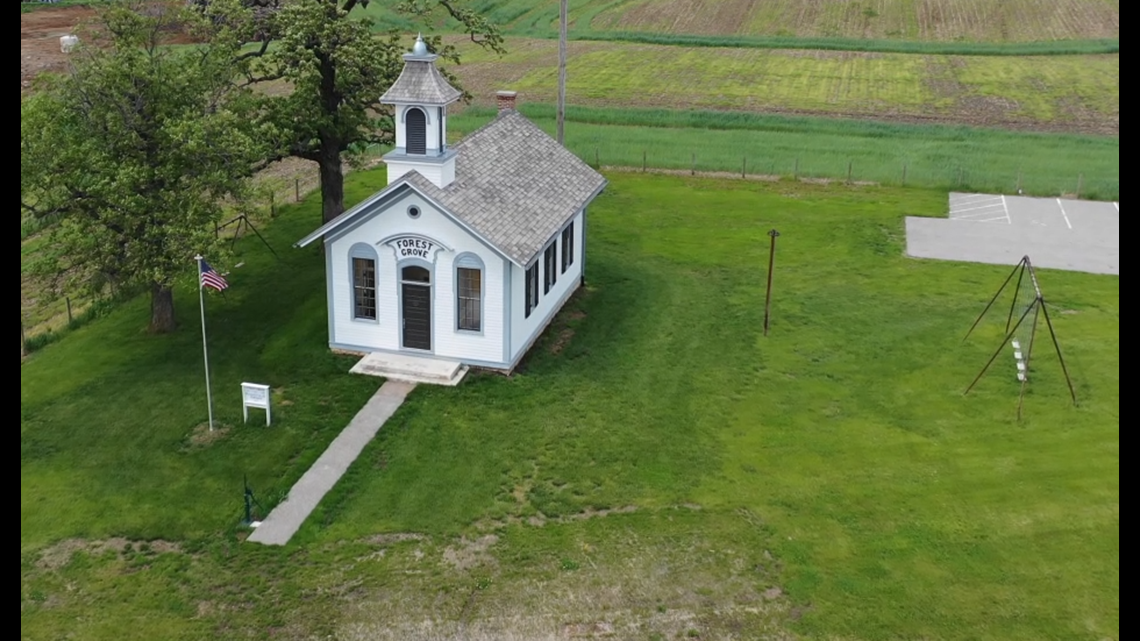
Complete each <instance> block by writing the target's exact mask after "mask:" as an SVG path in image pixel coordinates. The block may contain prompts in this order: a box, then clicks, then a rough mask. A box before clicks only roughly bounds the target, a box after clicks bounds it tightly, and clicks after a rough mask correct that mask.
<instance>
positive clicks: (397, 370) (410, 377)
mask: <svg viewBox="0 0 1140 641" xmlns="http://www.w3.org/2000/svg"><path fill="white" fill-rule="evenodd" d="M468 369H469V368H468V367H467V366H466V365H464V364H462V363H458V362H455V361H446V360H441V359H438V358H421V357H418V356H410V355H408V354H386V353H382V352H372V353H371V354H368V355H367V356H365V357H364V358H362V359H360V361H359V362H358V363H357V364H356V365H353V367H352V369H351V370H349V371H350V372H352V373H353V374H366V375H368V376H380V377H383V378H386V379H388V380H393V381H403V382H407V383H426V384H428V385H447V386H449V387H454V386H455V385H458V384H459V381H461V380H463V377H464V376H465V375H466V374H467V370H468Z"/></svg>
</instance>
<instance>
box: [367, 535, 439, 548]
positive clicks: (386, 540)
mask: <svg viewBox="0 0 1140 641" xmlns="http://www.w3.org/2000/svg"><path fill="white" fill-rule="evenodd" d="M426 538H427V537H426V536H424V535H422V534H417V533H415V532H391V533H389V534H374V535H372V536H370V537H368V538H366V539H364V541H365V542H366V543H371V544H372V545H392V544H394V543H403V542H404V541H423V540H424V539H426Z"/></svg>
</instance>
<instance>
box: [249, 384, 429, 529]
mask: <svg viewBox="0 0 1140 641" xmlns="http://www.w3.org/2000/svg"><path fill="white" fill-rule="evenodd" d="M415 387H416V386H415V384H414V383H403V382H397V381H384V384H383V385H381V386H380V389H379V390H377V391H376V394H374V395H373V396H372V398H370V399H369V400H368V402H367V403H365V405H364V407H363V408H362V409H361V410H360V411H359V412H357V413H356V416H354V417H353V418H352V421H351V422H350V423H349V424H348V427H346V428H344V431H343V432H341V433H340V434H339V435H338V436H337V437H336V439H334V440H333V442H332V443H330V444H329V447H328V449H327V450H325V453H324V454H321V457H320V458H319V459H317V462H316V463H313V466H312V467H311V468H309V471H307V472H305V475H304V476H302V477H301V479H300V480H299V481H297V484H296V485H294V486H293V488H292V489H290V490H289V496H288V497H286V499H285V500H284V501H283V502H281V504H280V505H278V506H277V507H276V508H274V509H273V511H272V512H270V513H269V516H268V517H266V519H265V520H264V521H262V523H261V525H260V526H258V528H257V529H256V530H254V531H253V534H251V535H250V536H249V538H248V539H246V540H247V541H253V542H254V543H264V544H265V545H285V544H286V543H288V542H289V539H291V538H293V535H294V534H295V533H296V532H297V530H298V529H299V528H300V527H301V524H302V523H304V522H305V519H306V518H308V517H309V514H311V513H312V511H313V510H314V509H315V508H316V507H317V504H318V503H320V502H321V499H322V498H324V496H325V494H327V493H328V491H329V490H331V489H332V487H333V486H334V485H336V482H337V481H339V480H340V477H341V476H342V475H343V474H344V472H345V470H347V469H348V466H349V465H352V462H353V461H355V460H356V457H357V456H360V452H361V451H362V450H363V449H364V446H365V445H367V444H368V442H369V441H371V440H372V437H374V436H376V432H378V431H379V430H380V426H381V425H383V424H384V421H387V420H388V419H389V418H390V417H391V416H392V414H394V413H395V412H396V409H397V408H398V407H400V405H402V404H403V403H404V398H406V397H407V395H408V392H411V391H412V390H413V389H415Z"/></svg>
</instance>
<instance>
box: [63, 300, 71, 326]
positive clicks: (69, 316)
mask: <svg viewBox="0 0 1140 641" xmlns="http://www.w3.org/2000/svg"><path fill="white" fill-rule="evenodd" d="M63 299H64V300H65V301H67V324H68V325H70V324H71V297H70V296H64V297H63Z"/></svg>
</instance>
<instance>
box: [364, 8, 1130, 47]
mask: <svg viewBox="0 0 1140 641" xmlns="http://www.w3.org/2000/svg"><path fill="white" fill-rule="evenodd" d="M473 7H474V8H475V9H476V10H477V11H480V12H482V13H485V14H486V15H488V16H490V17H491V18H492V19H494V20H495V21H496V22H497V23H499V24H501V25H504V27H505V29H506V30H507V31H508V32H510V33H515V34H528V35H547V34H549V33H551V32H556V31H557V27H558V2H557V0H478V1H476V2H475V3H474V4H473ZM372 11H373V12H374V15H376V16H377V17H378V18H379V19H380V20H381V21H382V22H383V23H384V24H400V21H399V20H398V19H397V20H394V21H393V20H392V19H391V12H390V9H389V8H388V7H387V6H386V5H375V8H374V9H372ZM569 17H570V26H569V29H570V33H571V37H575V36H585V35H587V34H591V33H593V34H606V33H628V32H634V33H656V34H691V35H704V36H788V37H798V38H872V39H894V40H915V41H933V42H1002V43H1014V42H1032V41H1051V40H1074V39H1096V38H1116V37H1119V35H1120V2H1119V0H1053V1H1050V2H1039V1H1037V0H862V1H859V0H584V1H582V2H573V3H571V6H570V16H569Z"/></svg>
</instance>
